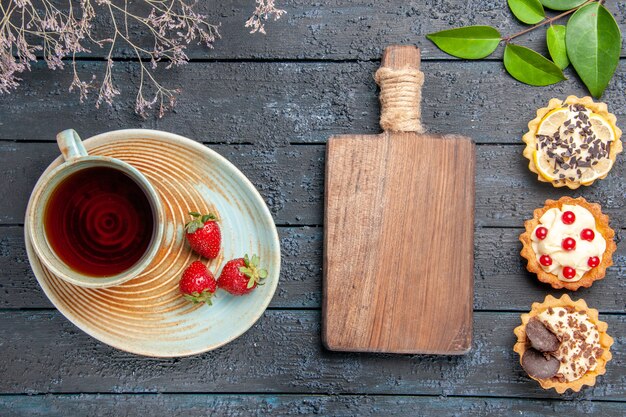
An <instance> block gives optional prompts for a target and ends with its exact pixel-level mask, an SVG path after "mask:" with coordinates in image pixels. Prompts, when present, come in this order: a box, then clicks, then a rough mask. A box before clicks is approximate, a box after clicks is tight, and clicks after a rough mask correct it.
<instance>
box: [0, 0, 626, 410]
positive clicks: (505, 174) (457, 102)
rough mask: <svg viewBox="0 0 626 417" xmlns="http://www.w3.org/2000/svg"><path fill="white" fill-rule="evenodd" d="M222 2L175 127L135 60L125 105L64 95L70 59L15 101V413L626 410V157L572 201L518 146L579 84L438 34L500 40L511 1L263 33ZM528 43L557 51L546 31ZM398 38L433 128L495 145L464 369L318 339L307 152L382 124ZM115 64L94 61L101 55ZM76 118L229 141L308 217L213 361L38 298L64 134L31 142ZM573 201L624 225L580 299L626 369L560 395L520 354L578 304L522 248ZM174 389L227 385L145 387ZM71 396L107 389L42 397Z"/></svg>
mask: <svg viewBox="0 0 626 417" xmlns="http://www.w3.org/2000/svg"><path fill="white" fill-rule="evenodd" d="M59 1H61V0H59ZM63 1H64V0H63ZM212 3H215V2H200V3H199V7H200V8H201V9H202V10H206V11H209V12H210V16H209V20H219V21H221V22H222V27H221V32H222V35H223V39H221V40H220V41H218V42H217V43H216V44H215V49H214V50H210V51H207V50H206V49H203V48H199V47H196V46H193V45H192V46H191V47H190V49H189V54H190V56H191V57H192V59H194V60H195V62H192V63H190V64H189V65H187V66H185V67H182V68H180V69H176V70H174V71H171V72H168V73H164V74H163V77H164V78H163V79H164V80H166V82H168V83H169V82H172V84H171V85H172V86H174V87H182V88H183V90H184V92H183V94H182V95H181V97H180V100H179V105H178V107H177V109H176V110H175V112H174V113H172V114H169V115H168V116H166V117H165V118H164V119H161V120H156V119H153V118H149V119H148V120H142V119H140V118H138V117H137V116H135V115H134V114H133V106H134V104H133V103H134V98H133V96H134V94H133V93H134V91H135V90H134V89H135V86H136V83H137V81H138V75H139V74H138V71H137V68H136V63H133V62H125V61H118V62H116V63H115V67H114V76H115V79H116V82H117V83H118V84H117V85H118V86H119V87H120V88H121V89H122V91H123V92H122V97H121V100H120V101H118V102H117V103H116V105H115V106H114V107H113V108H108V107H106V106H105V107H103V108H101V109H99V110H96V109H94V108H93V106H91V105H80V104H79V103H78V98H77V96H76V95H73V94H69V93H68V92H67V88H68V86H69V83H70V81H71V75H70V70H69V68H66V69H65V70H63V71H56V72H54V73H50V72H49V71H48V70H46V69H44V68H45V65H44V64H43V63H38V64H36V65H35V66H34V67H33V72H31V73H26V74H23V78H24V82H23V84H22V86H21V87H20V89H18V90H17V91H16V92H13V93H12V94H10V95H8V96H2V100H0V175H1V176H2V178H3V181H1V182H0V195H1V196H2V197H3V198H2V199H0V269H1V270H2V271H3V272H2V274H0V353H1V354H2V356H3V361H1V362H0V375H2V378H1V379H0V410H2V411H1V412H0V414H2V415H3V416H4V415H7V410H9V411H8V415H9V416H11V417H12V416H28V417H30V416H61V415H67V414H68V412H71V414H72V415H76V416H82V415H89V416H91V415H98V414H104V415H132V414H135V410H139V411H141V412H143V413H146V414H147V413H151V414H154V415H175V414H177V413H179V412H181V411H184V412H185V413H186V414H188V415H191V416H193V415H205V414H206V413H207V410H211V412H213V413H214V414H216V415H234V416H238V415H246V416H247V415H255V413H256V414H257V415H266V414H268V413H270V412H274V413H275V414H281V415H311V414H318V415H338V416H344V415H345V416H348V415H350V416H351V415H363V416H368V415H381V414H386V415H392V416H393V415H406V414H407V410H410V412H412V413H415V414H417V413H420V412H422V411H423V414H424V415H442V416H447V415H450V416H452V415H454V416H457V415H467V414H475V415H477V416H500V415H502V416H504V415H506V416H509V415H510V414H511V413H514V414H515V413H519V414H524V415H528V416H544V415H568V416H578V415H581V416H582V415H606V416H609V417H612V416H621V415H624V411H623V410H624V409H625V407H626V404H625V403H624V402H614V401H616V400H617V401H626V398H625V397H624V392H626V389H625V388H626V381H625V379H626V377H625V374H626V370H625V369H624V361H623V360H622V359H621V358H622V357H623V356H624V352H623V350H624V347H623V346H624V345H625V343H624V342H626V340H625V339H624V334H626V332H625V330H626V315H625V314H624V313H625V312H626V301H625V300H626V285H625V284H624V282H625V281H624V279H623V278H624V276H626V252H625V251H626V248H625V246H624V244H623V241H622V236H623V233H624V232H623V229H626V211H625V210H624V208H625V207H626V201H625V200H626V185H624V182H623V181H622V179H623V178H624V177H625V176H626V172H625V171H626V166H625V164H624V163H623V155H622V156H620V158H619V159H618V164H617V166H616V167H615V168H614V170H613V172H612V173H611V176H610V177H609V178H608V179H607V180H603V181H601V182H600V183H598V184H595V185H594V186H593V187H591V188H585V189H581V190H578V191H576V192H570V191H568V190H556V189H554V188H552V187H550V186H548V185H546V184H539V183H538V182H537V181H536V180H535V179H534V178H533V176H532V175H531V174H530V173H528V171H527V170H526V168H525V161H524V160H523V159H522V158H521V150H522V148H521V146H519V145H517V146H516V145H510V146H502V144H519V143H520V142H519V141H520V138H521V135H522V134H523V133H524V131H525V129H526V123H527V122H528V120H529V119H530V118H532V117H533V115H534V111H535V110H536V109H537V108H539V107H542V106H544V105H545V103H546V102H547V101H548V100H549V99H550V98H552V97H565V96H566V95H568V94H576V95H579V96H580V95H584V94H586V92H585V89H584V88H583V87H582V84H581V82H580V81H579V80H578V78H577V77H576V76H575V75H574V73H573V72H572V71H571V69H568V70H566V71H565V73H566V75H567V76H568V78H569V80H567V81H565V82H563V83H559V84H557V85H554V86H549V87H545V88H534V87H529V86H525V85H522V84H519V83H517V82H515V81H514V80H512V79H511V78H510V77H509V76H507V75H506V73H505V72H504V69H503V67H502V63H501V62H499V61H498V59H499V58H500V56H501V48H499V50H498V51H497V52H496V54H494V56H493V57H492V58H489V60H483V61H473V62H462V61H458V60H456V59H455V58H452V57H449V56H448V55H446V54H444V53H443V52H441V51H439V50H438V49H437V48H435V47H434V46H433V45H432V43H430V42H429V41H427V40H426V39H425V38H424V35H425V34H427V33H430V32H434V31H437V30H442V29H449V28H452V27H458V26H462V25H468V24H492V25H495V26H496V27H497V28H498V29H499V30H500V31H501V33H503V34H511V33H513V32H515V31H518V30H520V29H522V28H523V27H524V26H523V25H521V24H520V23H519V22H517V21H516V20H515V19H514V18H513V17H512V16H511V14H510V13H509V12H508V10H507V9H506V5H505V2H504V1H497V2H496V1H493V0H473V1H471V2H467V1H465V0H448V1H444V2H442V1H428V2H418V1H408V2H407V1H405V0H381V1H378V2H372V1H370V0H329V1H326V2H324V3H323V4H321V3H315V2H306V1H303V0H281V1H280V2H278V6H280V7H284V8H285V9H286V10H287V12H288V14H287V15H286V16H285V17H283V19H281V20H279V21H278V22H272V23H270V24H269V25H270V26H268V34H267V35H265V36H263V35H249V34H248V33H247V29H245V28H243V22H244V21H245V19H246V18H247V17H248V16H249V14H250V13H251V12H252V10H253V7H254V4H253V2H252V1H250V0H234V1H230V2H219V3H218V4H212ZM607 7H608V8H609V9H610V10H612V11H613V12H614V13H615V14H616V19H617V21H618V24H619V25H620V27H621V28H622V31H623V32H625V31H626V26H625V25H626V8H625V7H623V4H622V3H620V2H608V4H607ZM625 33H626V32H625ZM519 41H520V42H519V43H520V44H523V45H527V46H531V47H533V48H536V49H538V50H539V51H542V52H545V46H544V37H543V31H537V32H535V33H532V34H530V35H529V36H527V37H523V38H520V39H519ZM398 42H402V43H414V44H417V45H418V46H421V48H422V53H423V59H424V61H425V62H424V64H423V65H424V68H425V71H426V76H427V78H426V84H425V87H424V95H425V100H424V102H423V113H422V118H423V120H424V123H425V125H426V126H427V127H429V128H430V131H432V132H435V133H451V132H454V133H460V134H464V135H466V136H471V137H473V138H474V139H475V140H476V141H477V142H478V143H479V144H491V145H486V146H485V145H479V146H478V147H477V156H478V158H477V159H478V162H479V164H478V166H477V186H478V188H477V211H476V226H477V228H476V239H475V255H476V263H475V268H474V275H475V286H476V294H475V299H474V308H475V309H476V310H478V313H476V315H477V318H476V327H477V331H476V340H475V342H474V345H475V349H474V351H473V353H472V355H471V356H469V357H467V358H460V359H459V358H453V359H449V358H435V357H432V356H408V355H402V356H393V357H392V356H386V355H371V354H337V353H331V352H328V351H326V350H324V349H323V348H322V347H321V342H320V336H319V335H320V329H319V320H320V313H319V311H318V310H317V309H319V306H320V298H321V297H320V295H321V294H320V291H321V271H320V268H321V250H322V243H321V239H322V228H321V224H322V213H323V212H322V195H323V165H324V148H323V146H319V145H318V146H314V145H304V146H302V145H292V144H314V143H316V144H324V143H326V140H327V138H328V137H329V136H330V135H333V134H345V133H351V132H362V133H366V134H374V133H378V132H379V128H378V112H379V109H378V102H377V99H376V87H375V85H374V83H373V81H372V78H371V74H372V73H373V71H374V70H375V69H376V68H377V67H378V65H379V64H378V58H379V56H380V54H381V52H382V48H383V47H384V46H385V45H386V44H389V43H398ZM128 52H129V51H126V50H119V51H116V56H117V57H124V59H126V57H128V56H131V55H129V53H128ZM104 53H105V51H104V50H102V51H99V50H96V51H95V55H94V56H103V54H104ZM622 56H623V57H626V51H622ZM281 60H282V61H281ZM357 60H361V61H365V62H359V61H357ZM216 61H218V62H216ZM79 70H80V71H81V73H83V74H84V75H88V74H91V73H92V72H96V73H99V74H101V72H102V70H103V63H102V62H96V61H82V62H79ZM625 83H626V70H625V69H624V61H623V60H622V62H620V67H619V68H618V70H617V73H616V75H615V77H614V79H613V80H612V82H611V83H610V85H609V89H608V90H607V91H606V93H605V95H604V97H603V101H606V102H608V103H609V105H610V109H611V110H612V111H613V112H614V113H615V114H616V115H617V116H618V124H619V123H622V122H619V121H620V120H621V121H624V120H626V96H624V94H623V88H622V86H623V85H624V84H625ZM438 95H439V97H437V96H438ZM244 122H245V123H244ZM620 126H621V125H620ZM68 127H74V128H77V129H79V130H80V131H81V133H82V134H83V135H84V136H85V137H86V136H90V135H93V134H96V133H101V132H104V131H108V130H112V129H118V128H128V127H147V128H156V129H163V130H168V131H172V132H176V133H179V134H182V135H185V136H189V137H192V138H194V139H196V140H199V141H201V142H203V143H207V144H220V145H219V146H217V147H216V149H217V150H218V151H219V152H220V153H222V154H223V155H225V156H226V157H227V158H229V159H230V160H231V161H233V162H234V163H236V164H237V165H238V166H239V167H240V168H241V169H242V171H243V172H244V173H245V174H246V175H248V176H249V177H250V178H251V180H252V181H253V182H254V184H255V185H256V186H257V187H259V188H260V191H261V193H262V195H263V197H264V199H265V200H266V202H267V203H268V205H269V207H270V208H271V210H272V213H273V215H274V218H275V220H276V221H277V222H279V223H280V224H283V225H293V226H295V227H282V228H280V235H281V248H282V251H283V255H284V256H283V274H282V276H281V284H280V286H279V288H278V290H277V293H276V297H275V298H274V300H273V302H272V305H271V310H270V311H268V312H267V313H266V315H265V317H264V318H263V319H262V320H261V321H260V322H259V323H258V324H257V325H256V326H255V327H254V329H253V330H252V331H251V332H250V333H248V334H246V335H245V336H244V337H243V338H242V339H239V340H237V341H236V342H234V343H233V344H232V345H229V346H226V347H224V348H222V349H220V350H218V351H216V352H213V353H209V354H205V355H200V356H198V357H193V358H184V359H180V360H177V359H171V360H170V359H168V360H150V359H144V358H137V357H134V356H132V355H129V354H126V353H123V352H119V351H116V350H114V349H112V348H109V347H107V346H105V345H103V344H101V343H99V342H97V341H95V340H93V339H91V338H90V337H88V336H86V335H85V334H83V333H82V332H81V331H80V330H78V329H77V328H75V327H74V326H73V325H71V324H70V323H69V322H68V321H67V320H65V319H64V318H62V317H61V316H60V315H59V313H58V312H55V311H54V310H49V308H50V307H51V305H50V304H49V302H48V301H47V300H46V299H45V297H44V296H43V294H42V292H41V290H39V289H38V288H37V287H35V288H33V287H34V286H35V284H34V282H35V281H34V277H33V276H32V272H31V271H30V268H29V266H28V264H27V260H26V257H25V253H24V248H23V242H22V238H21V235H22V228H21V226H19V225H20V224H21V222H22V218H23V212H24V208H25V204H26V199H27V196H28V194H29V193H30V190H31V189H32V186H33V184H34V181H35V180H36V178H37V177H38V176H39V174H40V173H41V171H42V170H43V169H44V168H45V166H46V165H47V164H48V162H49V161H50V160H51V158H53V157H54V156H55V155H56V153H57V152H56V149H55V147H54V146H53V145H52V144H50V143H23V144H22V143H18V142H33V141H34V142H40V141H41V142H52V141H53V138H54V135H55V134H56V133H57V132H58V131H60V130H63V129H65V128H68ZM250 127H252V128H250ZM621 127H622V128H623V127H624V126H621ZM239 144H244V145H239ZM562 195H572V196H578V195H583V196H585V197H587V198H589V199H590V200H596V201H599V202H601V203H602V204H603V207H604V210H605V212H606V213H607V214H609V215H610V216H611V221H612V225H613V226H614V227H618V228H622V230H618V252H617V253H616V258H615V260H616V266H614V267H613V268H611V269H610V270H609V273H608V275H607V278H606V279H605V280H603V281H600V282H596V283H595V284H594V285H593V286H592V287H591V288H589V289H584V290H580V291H578V292H576V293H575V295H576V296H582V297H584V298H585V299H586V300H587V301H588V302H589V304H590V305H592V306H594V307H597V308H599V309H600V310H601V311H603V312H605V313H611V314H608V315H605V316H604V318H605V319H606V320H607V321H608V322H609V326H610V327H609V328H610V329H611V332H615V333H613V335H614V336H616V351H615V352H614V353H616V355H615V359H614V360H613V361H612V362H610V364H609V369H608V374H607V375H606V376H603V377H601V378H600V379H599V381H598V384H597V385H596V387H595V388H592V389H589V388H587V389H585V390H583V391H582V392H581V393H578V394H571V393H570V394H567V395H565V396H563V397H557V396H556V395H555V394H554V393H552V392H546V391H543V390H541V389H540V388H538V386H537V385H536V384H535V383H534V382H532V381H530V380H528V378H527V377H526V376H525V374H524V373H523V371H521V369H520V368H519V366H517V361H516V359H515V357H514V355H513V352H512V351H511V346H512V344H513V342H514V338H513V336H512V329H513V327H515V325H517V322H518V314H519V312H521V311H527V309H528V306H529V304H530V303H531V302H533V301H537V300H540V299H542V298H543V297H544V296H545V294H547V293H552V294H561V293H562V292H558V291H554V290H551V289H550V290H548V289H547V288H546V287H545V286H543V285H540V284H539V283H537V281H536V279H535V278H534V277H532V276H531V275H530V274H528V273H527V272H525V268H524V265H523V262H522V260H521V259H520V257H519V255H518V252H519V243H518V241H517V235H518V234H519V232H520V229H519V228H520V227H521V224H522V222H523V220H524V219H525V218H526V217H528V215H529V214H530V213H531V212H532V210H533V209H534V208H535V207H537V206H539V205H541V204H542V203H543V200H545V199H546V198H548V197H551V198H558V197H560V196H562ZM305 225H312V226H314V227H310V228H308V227H306V226H305ZM16 309H27V310H16ZM28 309H34V310H28ZM284 309H286V310H284ZM294 309H295V310H294ZM302 309H303V310H302ZM514 312H515V313H514ZM255 343H256V344H257V345H256V346H255V345H254V344H255ZM169 391H171V392H189V393H206V392H214V393H215V392H217V393H218V394H216V395H206V394H182V395H181V394H141V395H134V394H133V393H148V392H149V393H156V392H169ZM58 392H65V393H79V392H93V393H95V392H103V393H109V394H106V395H89V394H86V395H73V394H70V395H65V394H61V395H50V394H49V395H33V396H30V395H28V394H37V393H58ZM219 392H222V393H225V392H227V393H228V394H219ZM237 392H244V393H245V394H236V393H237ZM8 393H14V394H17V395H11V394H8ZM281 393H283V394H281ZM284 393H291V394H290V395H285V394H284ZM377 393H378V394H385V395H375V394H377ZM7 394H8V395H7ZM328 394H331V395H328ZM338 394H344V395H338ZM359 394H363V395H359ZM387 394H389V395H387ZM422 395H426V396H424V397H422ZM449 395H451V396H455V395H458V396H459V397H446V396H449ZM498 397H501V398H498ZM517 397H519V398H517ZM524 397H532V398H533V399H528V398H524ZM544 398H550V399H551V400H547V399H544ZM559 399H561V400H564V401H558V400H559ZM568 400H574V401H568ZM592 400H593V401H592ZM604 400H608V401H604Z"/></svg>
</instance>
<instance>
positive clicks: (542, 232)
mask: <svg viewBox="0 0 626 417" xmlns="http://www.w3.org/2000/svg"><path fill="white" fill-rule="evenodd" d="M535 236H537V239H539V240H544V239H545V238H546V236H548V229H546V228H545V227H543V226H539V227H538V228H537V230H535Z"/></svg>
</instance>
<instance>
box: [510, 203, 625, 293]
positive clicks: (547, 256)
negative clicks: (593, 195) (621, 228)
mask: <svg viewBox="0 0 626 417" xmlns="http://www.w3.org/2000/svg"><path fill="white" fill-rule="evenodd" d="M524 227H525V229H526V230H525V231H524V233H522V234H521V235H520V238H519V239H520V241H521V242H522V245H523V246H522V251H521V253H520V254H521V255H522V257H523V258H525V259H526V260H527V261H528V263H527V266H526V269H528V271H529V272H533V273H535V274H537V278H538V279H539V281H541V282H545V283H547V284H550V285H552V287H553V288H556V289H560V288H566V289H568V290H570V291H576V290H577V289H578V288H580V287H590V286H591V284H593V282H594V281H597V280H599V279H602V278H604V276H605V275H606V269H607V268H608V267H609V266H611V265H613V253H614V252H615V250H616V249H617V245H616V244H615V242H614V237H615V232H614V231H613V229H611V227H610V226H609V218H608V216H606V215H605V214H602V210H601V208H600V205H598V204H595V203H589V202H587V200H585V199H584V198H582V197H579V198H571V197H562V198H561V199H559V200H558V201H554V200H547V201H546V203H545V206H543V207H542V208H539V209H536V210H535V211H534V215H533V218H532V219H530V220H527V221H526V222H525V223H524Z"/></svg>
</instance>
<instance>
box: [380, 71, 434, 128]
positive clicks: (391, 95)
mask: <svg viewBox="0 0 626 417" xmlns="http://www.w3.org/2000/svg"><path fill="white" fill-rule="evenodd" d="M374 79H375V80H376V83H377V84H378V85H379V86H380V104H381V108H382V109H381V115H380V126H381V127H382V128H383V130H389V131H393V132H418V133H422V132H424V128H423V127H422V123H421V121H420V118H421V113H422V112H421V106H420V104H421V100H422V85H423V84H424V73H423V72H421V71H420V70H418V69H414V68H401V69H394V68H389V67H381V68H379V69H378V71H376V74H375V76H374Z"/></svg>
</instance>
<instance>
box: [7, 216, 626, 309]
mask: <svg viewBox="0 0 626 417" xmlns="http://www.w3.org/2000/svg"><path fill="white" fill-rule="evenodd" d="M278 232H279V235H280V244H281V253H282V265H281V277H280V285H279V286H278V289H277V290H276V294H275V295H274V298H273V300H272V303H271V304H270V307H271V308H320V306H321V291H322V240H323V231H322V228H321V227H280V228H278ZM521 232H522V230H521V229H493V228H477V229H476V231H475V233H474V258H475V262H474V287H475V288H474V309H475V310H491V311H494V310H515V311H520V312H524V311H528V307H529V306H530V305H531V304H532V303H533V302H534V301H537V300H542V299H543V297H545V295H546V294H548V293H549V294H552V295H554V296H555V297H556V298H559V297H560V296H561V295H562V294H565V293H567V291H557V290H554V289H552V288H551V287H549V286H547V285H544V284H541V283H540V282H539V281H538V280H537V279H536V278H535V276H534V275H533V274H530V273H529V272H527V271H526V267H525V265H524V260H523V259H521V257H520V256H519V251H520V249H521V244H520V242H519V240H518V237H519V234H520V233H521ZM623 233H624V232H623V231H620V230H618V236H617V240H618V241H619V242H620V244H619V245H618V249H617V252H616V253H615V255H614V262H615V265H614V266H613V267H611V268H609V269H608V271H607V275H606V278H605V279H603V280H601V281H598V282H595V283H594V284H593V286H592V287H591V288H587V289H580V290H578V291H576V293H575V296H576V297H582V298H584V299H585V300H586V301H587V302H588V303H589V305H592V306H594V308H596V309H598V310H599V311H600V312H601V313H624V312H625V311H626V282H624V279H623V277H624V276H625V275H626V245H624V244H623V243H622V242H623V238H622V236H623ZM23 235H24V233H23V229H22V227H19V226H15V227H4V228H1V229H0V270H1V271H3V273H2V274H1V275H0V308H3V309H19V308H50V307H51V306H52V305H51V304H50V302H49V301H48V299H47V298H46V296H45V295H44V294H43V291H41V289H40V288H39V287H38V286H36V287H34V288H33V284H34V283H35V277H34V276H33V274H32V272H31V270H30V266H29V265H28V260H27V259H26V252H25V249H24V243H23ZM607 294H610V295H611V296H607Z"/></svg>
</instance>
